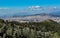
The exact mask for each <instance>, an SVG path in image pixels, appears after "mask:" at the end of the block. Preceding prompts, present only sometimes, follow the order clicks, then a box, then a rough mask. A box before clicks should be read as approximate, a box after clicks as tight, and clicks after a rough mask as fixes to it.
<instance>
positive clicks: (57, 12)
mask: <svg viewBox="0 0 60 38" xmlns="http://www.w3.org/2000/svg"><path fill="white" fill-rule="evenodd" d="M49 15H50V16H53V17H60V11H56V12H52V13H49Z"/></svg>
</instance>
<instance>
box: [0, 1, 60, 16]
mask: <svg viewBox="0 0 60 38" xmlns="http://www.w3.org/2000/svg"><path fill="white" fill-rule="evenodd" d="M52 11H60V0H0V16H6V15H7V16H9V15H14V14H17V15H28V14H37V13H38V14H39V13H43V12H44V13H50V12H52Z"/></svg>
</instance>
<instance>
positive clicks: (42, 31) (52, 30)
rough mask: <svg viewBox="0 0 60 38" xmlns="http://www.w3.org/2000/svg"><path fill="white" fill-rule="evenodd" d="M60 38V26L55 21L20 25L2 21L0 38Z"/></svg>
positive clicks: (14, 22)
mask: <svg viewBox="0 0 60 38" xmlns="http://www.w3.org/2000/svg"><path fill="white" fill-rule="evenodd" d="M2 37H3V38H60V24H59V23H57V22H55V21H53V20H50V19H48V20H45V21H43V22H29V23H19V22H16V21H11V22H8V21H7V20H6V21H4V20H3V19H0V38H2Z"/></svg>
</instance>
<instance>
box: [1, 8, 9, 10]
mask: <svg viewBox="0 0 60 38" xmlns="http://www.w3.org/2000/svg"><path fill="white" fill-rule="evenodd" d="M1 9H9V8H0V10H1Z"/></svg>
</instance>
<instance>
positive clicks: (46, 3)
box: [0, 0, 60, 7]
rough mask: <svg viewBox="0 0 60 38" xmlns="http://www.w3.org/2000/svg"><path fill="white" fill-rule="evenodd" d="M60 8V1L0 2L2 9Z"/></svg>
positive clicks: (25, 0)
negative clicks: (28, 7) (36, 6)
mask: <svg viewBox="0 0 60 38" xmlns="http://www.w3.org/2000/svg"><path fill="white" fill-rule="evenodd" d="M35 5H39V6H60V0H0V7H25V6H35Z"/></svg>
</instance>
